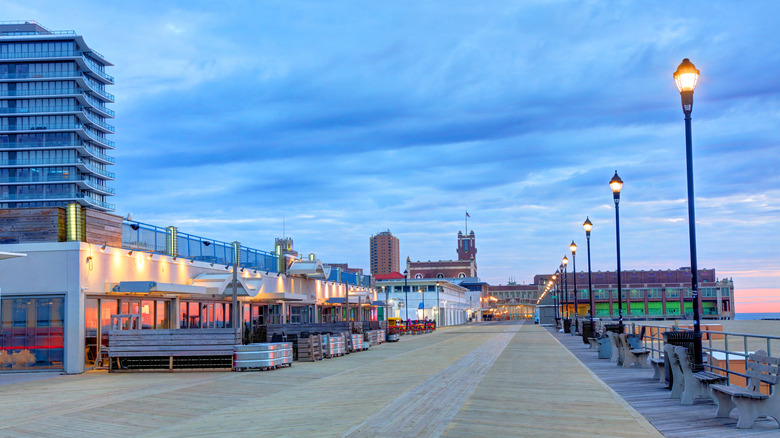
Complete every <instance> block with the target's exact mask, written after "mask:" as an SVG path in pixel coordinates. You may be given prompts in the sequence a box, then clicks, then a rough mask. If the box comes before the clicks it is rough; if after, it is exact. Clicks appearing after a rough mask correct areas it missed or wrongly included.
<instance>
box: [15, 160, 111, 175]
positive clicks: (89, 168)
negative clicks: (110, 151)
mask: <svg viewBox="0 0 780 438" xmlns="http://www.w3.org/2000/svg"><path fill="white" fill-rule="evenodd" d="M0 166H5V167H35V166H75V167H77V168H78V169H79V170H81V171H82V172H85V173H86V172H92V173H96V174H98V175H101V176H102V177H103V178H106V179H114V178H115V177H116V175H115V174H114V173H113V172H109V171H107V170H103V169H100V168H98V167H95V166H94V165H93V164H92V163H90V162H88V161H87V160H85V159H83V158H81V157H73V158H36V159H30V160H0Z"/></svg>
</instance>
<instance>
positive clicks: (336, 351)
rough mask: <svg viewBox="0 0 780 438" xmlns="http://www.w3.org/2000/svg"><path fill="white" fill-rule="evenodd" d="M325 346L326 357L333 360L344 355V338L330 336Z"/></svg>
mask: <svg viewBox="0 0 780 438" xmlns="http://www.w3.org/2000/svg"><path fill="white" fill-rule="evenodd" d="M323 345H324V346H325V348H324V350H325V357H327V358H332V357H338V356H343V355H344V352H345V351H344V350H345V347H344V336H341V335H330V336H329V337H328V342H327V343H325V344H323Z"/></svg>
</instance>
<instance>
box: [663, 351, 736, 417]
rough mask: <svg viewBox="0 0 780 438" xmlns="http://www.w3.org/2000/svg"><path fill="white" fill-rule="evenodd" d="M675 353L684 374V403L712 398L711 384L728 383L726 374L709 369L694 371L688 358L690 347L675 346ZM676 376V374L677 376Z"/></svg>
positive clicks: (682, 398) (681, 402) (681, 401)
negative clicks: (712, 371)
mask: <svg viewBox="0 0 780 438" xmlns="http://www.w3.org/2000/svg"><path fill="white" fill-rule="evenodd" d="M674 354H675V355H676V356H677V363H678V364H679V366H680V370H681V371H682V376H683V393H682V397H681V400H680V404H682V405H692V404H693V402H694V401H695V400H696V399H697V398H708V399H710V398H712V396H711V394H710V385H714V384H722V383H726V382H727V381H728V379H727V378H726V376H722V375H720V374H715V373H711V372H709V371H698V372H694V371H693V368H692V367H691V362H690V359H688V349H687V348H685V347H680V346H675V347H674ZM675 378H676V376H675Z"/></svg>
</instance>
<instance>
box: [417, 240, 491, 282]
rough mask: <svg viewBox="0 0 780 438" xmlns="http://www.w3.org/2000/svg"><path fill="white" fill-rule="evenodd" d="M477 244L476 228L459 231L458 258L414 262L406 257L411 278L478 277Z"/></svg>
mask: <svg viewBox="0 0 780 438" xmlns="http://www.w3.org/2000/svg"><path fill="white" fill-rule="evenodd" d="M476 256H477V246H476V244H475V237H474V230H472V231H471V233H468V234H463V232H461V231H458V259H457V260H439V261H435V262H432V261H430V260H429V261H427V262H421V261H416V262H413V261H411V260H410V259H409V257H407V258H406V269H407V271H408V272H409V278H418V279H419V278H474V277H477V258H476Z"/></svg>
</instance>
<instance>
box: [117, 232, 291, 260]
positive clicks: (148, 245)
mask: <svg viewBox="0 0 780 438" xmlns="http://www.w3.org/2000/svg"><path fill="white" fill-rule="evenodd" d="M170 239H171V232H170V230H169V229H167V228H162V227H158V226H155V225H150V224H145V223H141V222H136V221H125V222H124V223H123V224H122V247H124V248H127V249H140V250H143V251H151V252H158V253H167V248H168V245H167V242H169V240H170ZM175 255H176V256H177V257H182V258H188V259H193V260H199V261H203V262H209V263H212V264H214V266H217V265H224V266H228V267H229V265H232V264H233V244H232V243H230V242H224V241H221V240H216V239H208V238H205V237H201V236H196V235H194V234H188V233H182V232H181V231H178V230H177V232H176V254H175ZM239 257H240V258H239V265H240V266H241V267H242V268H248V269H257V270H262V271H269V272H278V270H279V269H278V266H279V263H278V257H276V255H274V254H272V253H270V252H267V251H263V250H259V249H254V248H249V247H244V246H241V250H240V255H239Z"/></svg>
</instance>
